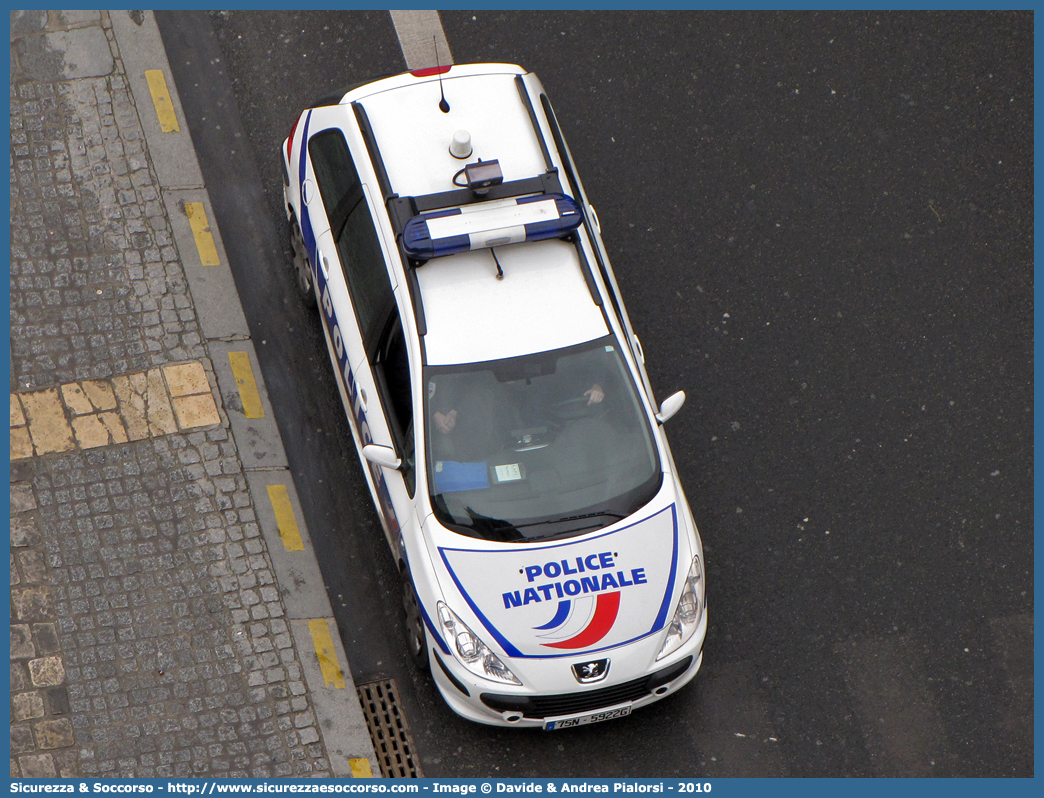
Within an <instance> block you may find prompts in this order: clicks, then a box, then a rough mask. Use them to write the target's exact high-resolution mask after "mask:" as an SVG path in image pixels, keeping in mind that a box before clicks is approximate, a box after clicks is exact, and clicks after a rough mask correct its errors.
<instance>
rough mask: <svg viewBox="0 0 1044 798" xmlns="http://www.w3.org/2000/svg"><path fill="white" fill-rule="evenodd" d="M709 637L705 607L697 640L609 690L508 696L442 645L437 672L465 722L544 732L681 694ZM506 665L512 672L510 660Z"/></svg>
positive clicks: (620, 678)
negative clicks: (569, 720) (561, 722)
mask: <svg viewBox="0 0 1044 798" xmlns="http://www.w3.org/2000/svg"><path fill="white" fill-rule="evenodd" d="M706 634H707V611H706V608H705V609H704V612H703V618H702V619H701V620H700V625H699V627H698V628H697V629H696V631H695V632H694V633H693V636H692V637H691V638H690V639H689V640H688V641H687V642H686V643H685V645H683V646H681V647H680V648H679V649H678V650H677V651H675V652H674V653H673V655H672V656H670V657H668V658H667V659H666V660H665V662H663V663H659V662H658V663H654V665H653V666H652V667H650V668H649V669H648V670H647V671H646V672H645V673H638V674H634V673H626V672H625V673H617V674H614V675H615V676H616V677H617V678H616V679H615V680H614V683H612V684H609V685H605V684H594V685H591V686H589V687H587V688H584V687H582V686H581V685H579V684H578V685H576V687H578V688H579V689H577V690H574V691H571V692H557V693H544V692H541V691H540V690H537V689H525V688H522V689H519V690H516V691H513V692H507V691H506V690H505V689H504V688H505V687H506V686H505V685H501V684H497V683H495V682H491V681H487V680H485V679H479V678H477V677H475V676H474V675H473V674H471V672H470V671H467V670H466V669H465V668H463V667H462V666H460V665H459V663H457V661H456V660H455V659H454V658H453V656H452V655H446V654H445V653H444V652H442V651H440V650H439V649H438V647H436V646H432V647H431V653H432V660H433V662H432V668H431V673H432V676H434V678H435V684H436V685H437V686H438V688H439V692H440V693H442V697H443V699H444V700H445V701H446V703H447V704H449V706H450V708H451V709H452V710H453V711H454V712H456V713H457V714H458V715H460V716H461V717H464V718H467V719H468V720H472V721H475V722H476V723H484V724H488V725H491V726H509V727H520V728H542V727H543V726H544V721H545V719H547V718H565V717H571V716H572V717H576V716H581V715H586V714H588V713H591V712H597V711H600V710H602V709H606V708H609V707H619V706H630V708H631V709H632V710H634V709H640V708H641V707H644V706H648V705H649V704H652V703H655V702H656V701H659V700H660V699H661V698H666V697H667V696H669V695H670V694H671V693H674V692H677V691H678V690H680V689H681V688H682V687H684V686H685V685H686V684H688V683H689V682H690V681H692V679H693V678H694V677H695V676H696V673H697V672H698V671H699V669H700V666H701V665H702V664H703V641H704V639H705V637H706ZM429 643H430V638H429ZM607 653H609V655H610V656H612V653H611V652H607ZM505 664H507V665H508V667H511V662H510V661H507V660H506V661H505ZM628 677H630V678H628ZM527 687H528V685H527Z"/></svg>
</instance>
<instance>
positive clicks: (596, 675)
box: [573, 659, 609, 684]
mask: <svg viewBox="0 0 1044 798" xmlns="http://www.w3.org/2000/svg"><path fill="white" fill-rule="evenodd" d="M608 673H609V660H608V659H596V660H592V661H591V662H578V663H576V664H575V665H573V676H575V677H576V680H577V681H578V682H580V684H590V683H591V682H600V681H602V679H604V678H605V677H606V675H607V674H608Z"/></svg>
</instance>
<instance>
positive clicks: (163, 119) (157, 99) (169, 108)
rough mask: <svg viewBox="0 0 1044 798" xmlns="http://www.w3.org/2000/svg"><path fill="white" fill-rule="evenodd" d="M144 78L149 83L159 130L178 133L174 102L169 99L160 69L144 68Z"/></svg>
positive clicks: (165, 81) (168, 92)
mask: <svg viewBox="0 0 1044 798" xmlns="http://www.w3.org/2000/svg"><path fill="white" fill-rule="evenodd" d="M145 80H146V81H147V82H148V84H149V93H150V94H152V104H153V105H154V106H156V118H157V119H159V125H160V131H161V132H163V133H178V132H180V131H181V127H180V126H179V125H178V117H177V114H175V113H174V103H173V102H171V99H170V91H168V90H167V79H166V78H165V77H164V76H163V71H162V70H160V69H146V70H145Z"/></svg>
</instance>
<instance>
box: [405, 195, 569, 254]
mask: <svg viewBox="0 0 1044 798" xmlns="http://www.w3.org/2000/svg"><path fill="white" fill-rule="evenodd" d="M582 220H583V218H582V216H581V214H580V208H579V206H577V204H576V202H575V201H574V200H573V199H572V198H571V197H567V196H566V195H564V194H536V195H534V196H530V197H521V198H511V199H502V200H488V201H486V202H481V203H475V204H473V205H464V206H461V207H459V208H450V209H448V210H441V211H432V212H431V213H422V214H419V215H418V216H414V217H413V218H412V219H410V220H409V221H408V222H407V223H406V226H405V228H403V233H402V243H403V249H405V250H406V254H407V255H409V256H410V257H413V258H419V259H422V260H427V259H429V258H438V257H442V256H443V255H453V254H455V253H457V252H466V251H468V250H471V249H483V248H487V247H499V246H504V245H505V244H519V243H521V242H523V241H540V240H542V239H545V238H561V237H563V236H566V235H568V234H569V233H571V232H572V231H573V230H575V229H576V228H577V227H579V226H580V223H581V221H582Z"/></svg>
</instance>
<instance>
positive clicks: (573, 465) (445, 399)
mask: <svg viewBox="0 0 1044 798" xmlns="http://www.w3.org/2000/svg"><path fill="white" fill-rule="evenodd" d="M425 378H426V383H427V393H426V399H427V408H426V413H427V424H426V425H425V428H426V435H427V450H428V486H429V490H430V493H431V500H432V507H433V508H434V511H435V514H436V516H437V517H438V518H439V520H440V521H441V522H442V523H443V524H444V525H446V526H448V527H449V528H451V529H455V530H457V531H459V532H462V533H464V534H468V535H471V536H474V537H482V538H485V539H487V540H502V541H514V540H527V539H533V538H548V537H565V536H568V535H573V534H579V533H581V532H586V531H590V530H591V529H598V528H601V527H603V526H607V525H609V524H612V523H614V522H615V521H617V520H619V519H621V518H625V517H626V516H628V515H630V514H631V513H633V512H634V511H635V510H637V509H638V508H639V507H641V506H642V505H643V504H645V503H646V502H648V501H649V500H650V499H651V498H652V497H653V495H654V494H655V493H656V491H657V490H658V489H659V487H660V481H661V479H662V473H661V470H660V467H659V460H658V458H657V455H656V447H655V445H654V443H653V439H652V433H651V430H650V428H649V423H648V420H647V417H646V415H645V413H644V412H643V410H642V406H641V404H640V402H639V400H638V395H637V392H636V390H635V387H634V383H633V381H632V380H631V377H630V374H629V372H628V370H627V366H626V364H625V362H624V360H623V358H622V357H621V356H620V352H619V349H618V347H617V344H616V339H615V338H614V337H613V336H611V335H610V336H606V337H605V338H601V339H598V340H596V341H592V342H589V343H586V344H581V345H579V346H574V347H569V348H567V349H559V350H555V351H552V352H542V353H539V354H534V355H526V356H524V357H518V358H510V359H507V360H497V361H491V362H488V363H476V364H468V365H463V366H439V367H428V368H427V369H426V370H425Z"/></svg>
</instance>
